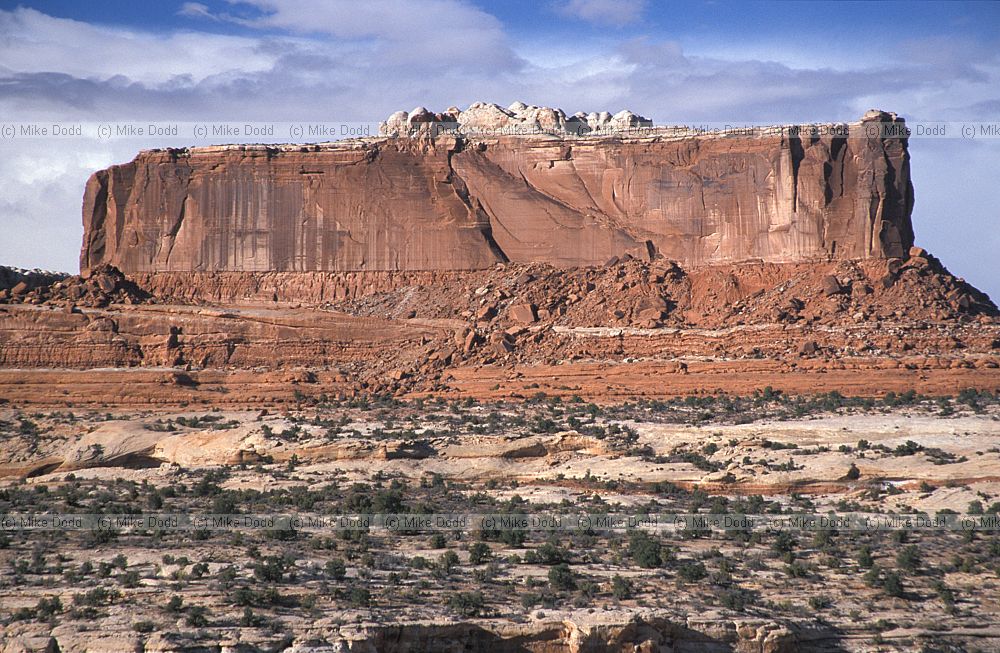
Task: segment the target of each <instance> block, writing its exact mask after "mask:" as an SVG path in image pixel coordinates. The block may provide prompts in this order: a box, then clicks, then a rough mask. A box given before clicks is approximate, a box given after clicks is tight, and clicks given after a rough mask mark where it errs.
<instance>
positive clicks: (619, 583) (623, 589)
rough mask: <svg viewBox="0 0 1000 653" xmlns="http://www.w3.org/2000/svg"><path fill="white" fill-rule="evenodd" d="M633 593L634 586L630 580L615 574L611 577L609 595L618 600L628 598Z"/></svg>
mask: <svg viewBox="0 0 1000 653" xmlns="http://www.w3.org/2000/svg"><path fill="white" fill-rule="evenodd" d="M634 595H635V587H634V586H633V585H632V581H630V580H629V579H627V578H623V577H622V576H619V575H618V574H615V575H614V577H613V578H612V579H611V596H613V597H615V598H616V599H618V600H619V601H624V600H626V599H630V598H632V597H633V596H634Z"/></svg>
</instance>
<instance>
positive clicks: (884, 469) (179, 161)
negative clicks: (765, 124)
mask: <svg viewBox="0 0 1000 653" xmlns="http://www.w3.org/2000/svg"><path fill="white" fill-rule="evenodd" d="M902 124H903V123H902V121H901V120H900V119H899V118H897V117H896V116H895V115H894V114H889V113H885V112H881V111H872V112H869V113H868V114H866V115H865V116H864V117H863V118H862V120H861V121H860V122H858V123H852V124H851V125H847V126H845V128H848V129H855V131H853V132H851V133H852V134H854V135H853V136H843V137H838V136H834V135H831V134H834V133H836V130H835V129H833V128H834V127H836V126H826V128H825V129H823V130H818V131H817V132H816V133H814V132H813V131H811V130H809V129H802V130H799V129H798V128H795V129H793V128H790V127H785V128H778V127H775V128H769V129H765V130H760V131H757V132H754V133H753V134H734V135H718V134H715V135H708V134H703V133H698V132H694V131H691V130H686V129H681V128H665V127H653V126H652V125H651V123H650V121H648V120H647V119H645V118H643V117H641V116H636V115H634V114H631V113H629V112H627V111H623V112H620V113H618V114H615V115H613V116H612V115H611V114H608V113H593V114H577V115H572V116H567V115H566V114H565V113H564V112H562V111H560V110H557V109H548V108H545V107H534V106H527V105H524V104H521V103H516V104H514V105H511V106H510V107H507V108H502V107H499V106H496V105H491V104H485V103H477V104H474V105H472V106H471V107H469V108H468V109H466V110H464V111H462V110H459V109H457V108H452V109H449V110H447V111H445V112H441V113H433V112H431V111H428V110H426V109H424V108H420V107H418V108H417V109H414V110H413V111H410V112H398V113H396V114H393V115H392V116H391V117H390V118H389V119H388V120H387V121H386V122H385V123H384V124H383V125H382V135H381V136H380V137H378V138H371V139H361V140H353V141H344V142H337V143H321V144H302V145H294V146H293V145H266V146H265V145H260V146H253V145H248V146H216V147H209V148H191V149H185V150H166V151H148V152H142V153H140V154H139V155H138V156H137V157H136V159H135V160H134V161H132V162H130V163H127V164H123V165H118V166H112V167H111V168H109V169H107V170H103V171H99V172H97V173H95V175H94V176H92V177H91V179H90V181H89V182H88V183H87V187H86V194H85V197H84V207H83V208H84V212H83V220H84V226H85V235H84V243H83V248H82V255H81V272H80V274H79V275H69V274H54V273H43V272H40V271H24V270H16V269H11V268H0V525H2V526H3V528H0V567H2V568H3V569H4V574H2V575H0V653H15V652H16V653H26V652H28V651H31V652H34V651H45V652H46V653H52V652H54V651H59V652H60V653H66V652H70V651H73V652H77V651H79V652H81V653H83V652H85V651H86V652H92V653H97V652H109V653H118V652H119V651H128V652H132V651H146V652H149V653H152V652H154V651H156V652H162V653H167V652H175V653H182V652H183V653H189V652H190V653H193V652H195V651H199V652H200V651H218V652H221V651H225V652H227V653H237V652H239V653H256V652H263V651H287V652H289V653H307V652H310V653H317V652H319V651H324V652H330V651H337V652H347V651H352V652H361V651H364V652H366V653H367V652H369V651H379V652H381V651H389V652H397V651H398V652H400V653H402V652H404V651H441V652H448V653H451V652H453V651H454V652H458V651H505V652H506V651H512V652H513V651H516V652H531V653H564V652H565V653H590V652H592V651H616V652H617V651H620V652H622V653H624V652H626V651H627V652H629V653H635V652H636V651H641V652H643V653H652V652H654V651H658V652H659V651H699V652H709V651H740V652H747V653H749V652H754V653H757V652H759V653H765V652H767V653H778V652H783V651H799V650H804V651H841V650H847V651H927V652H928V653H929V652H931V651H994V650H1000V627H998V625H997V624H998V615H1000V604H998V600H997V597H998V596H1000V593H998V592H997V582H998V580H997V576H998V575H1000V539H998V531H997V529H996V528H993V527H990V526H988V525H987V526H986V527H983V528H977V529H971V528H965V529H964V530H963V529H960V528H957V529H956V528H945V527H924V528H917V527H913V526H908V527H892V528H886V529H884V530H877V529H873V530H858V529H851V528H816V527H809V526H802V525H797V526H790V527H788V528H784V529H780V528H778V529H776V528H759V527H753V528H751V527H749V526H747V527H739V528H729V529H719V528H713V527H710V526H700V525H697V524H695V525H688V526H686V527H685V528H682V529H678V528H676V527H674V526H676V524H672V523H667V522H656V523H651V522H649V521H648V520H647V521H641V520H640V521H635V523H633V524H631V525H629V526H626V527H622V526H615V527H604V526H601V525H600V524H601V523H600V522H593V523H592V522H588V524H589V525H588V526H581V525H579V524H578V525H576V526H574V527H572V528H569V527H565V528H557V529H553V528H549V527H547V526H546V524H548V522H546V521H545V518H547V517H551V516H552V515H563V516H566V515H573V514H577V515H578V514H580V513H584V514H587V515H611V516H612V517H615V518H620V519H627V518H629V517H632V518H634V519H636V520H637V519H638V518H639V517H641V516H643V515H654V514H667V513H684V514H698V515H708V514H727V515H731V516H739V515H771V516H790V515H796V514H806V515H813V516H817V515H827V514H830V513H834V514H848V513H859V514H865V515H873V516H882V517H889V516H894V515H895V516H907V517H908V518H911V519H914V520H915V519H918V518H920V519H922V520H924V521H927V520H933V519H934V518H945V517H948V516H958V515H961V516H962V518H963V519H964V518H978V519H987V520H988V519H990V518H991V517H990V516H995V515H996V514H997V513H1000V460H998V455H1000V440H998V436H1000V430H998V428H1000V427H998V425H1000V315H998V311H997V307H996V305H995V304H994V303H993V302H992V301H991V300H990V298H989V297H987V296H986V295H985V294H983V293H981V292H980V291H978V290H977V289H975V288H974V287H972V286H971V285H969V284H968V283H966V282H965V281H964V280H963V279H960V278H957V277H955V276H954V275H952V274H951V273H950V272H949V271H948V269H947V268H946V267H945V265H944V264H943V263H942V262H941V261H939V260H938V259H937V258H935V257H934V256H933V255H932V254H930V253H929V252H927V251H926V250H924V249H922V248H921V247H919V246H916V245H915V244H914V234H913V231H912V226H911V224H910V211H911V208H912V205H913V189H912V187H911V184H910V180H909V165H910V163H909V155H908V153H907V144H906V140H905V138H894V137H893V138H889V137H886V138H881V137H871V136H867V137H859V136H858V135H857V133H856V128H859V127H860V128H861V129H862V131H863V132H864V131H865V130H866V129H867V128H868V127H871V126H872V125H877V126H878V128H879V129H883V128H885V129H895V128H896V127H898V126H901V125H902ZM450 513H462V514H480V515H481V514H496V515H503V516H514V517H520V516H531V517H532V518H537V519H538V520H540V521H538V522H533V525H532V526H530V527H524V526H518V525H515V526H510V525H509V523H507V522H504V523H506V524H507V525H501V526H497V525H496V524H495V523H492V525H486V523H484V522H479V523H478V525H477V524H476V523H462V524H458V525H456V524H453V523H449V524H448V525H447V527H443V528H436V527H435V528H428V527H425V526H414V527H412V528H411V527H403V528H398V527H386V526H385V524H373V523H364V524H361V525H358V524H353V525H352V526H351V527H350V528H346V529H345V528H342V527H332V526H331V525H330V523H325V525H323V526H316V525H313V526H310V527H303V526H302V525H301V522H296V523H297V524H298V526H293V525H292V524H291V522H289V521H288V520H287V517H288V516H289V515H295V516H298V517H307V518H309V519H318V518H320V517H330V516H332V515H333V516H335V515H386V514H393V515H397V516H399V515H404V516H405V515H409V516H411V517H418V516H427V515H443V514H450ZM43 514H50V515H51V514H101V515H132V516H135V515H141V514H163V515H179V516H182V517H185V516H186V517H191V516H197V515H207V514H225V515H236V516H243V517H246V518H247V519H248V520H250V523H249V524H246V523H244V524H243V525H242V526H239V527H233V528H229V527H226V528H208V527H206V526H205V525H204V524H201V525H188V526H185V527H178V528H173V527H171V525H170V524H169V523H167V522H162V523H155V524H152V525H136V524H134V523H130V524H124V525H114V526H110V527H109V526H101V527H99V528H90V527H72V528H67V529H63V530H60V531H58V532H53V531H45V530H32V529H31V528H22V527H19V526H17V525H16V522H14V523H13V524H14V525H12V522H10V521H7V520H6V519H4V516H8V515H43ZM251 515H263V516H265V517H267V516H271V517H274V516H276V515H277V516H279V517H280V516H282V515H284V516H285V517H286V519H285V520H284V521H282V520H281V519H278V521H275V522H267V521H263V522H260V523H257V522H255V521H254V519H253V518H251V517H250V516H251ZM984 515H985V516H986V517H983V516H984ZM241 519H242V517H241ZM518 523H519V522H518ZM595 523H596V524H597V526H595V525H594V524H595ZM261 524H263V525H261Z"/></svg>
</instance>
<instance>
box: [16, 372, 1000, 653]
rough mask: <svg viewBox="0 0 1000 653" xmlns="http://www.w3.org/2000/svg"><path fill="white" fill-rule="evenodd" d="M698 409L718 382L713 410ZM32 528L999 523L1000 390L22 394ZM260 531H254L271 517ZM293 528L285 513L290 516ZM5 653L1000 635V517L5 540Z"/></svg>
mask: <svg viewBox="0 0 1000 653" xmlns="http://www.w3.org/2000/svg"><path fill="white" fill-rule="evenodd" d="M693 399H695V398H693ZM0 429H2V433H3V437H4V441H5V442H7V443H8V444H9V446H7V447H5V448H4V449H3V452H2V455H3V458H2V459H0V480H2V481H3V484H2V487H0V510H2V511H3V512H4V513H13V514H26V513H27V514H33V513H34V514H37V513H44V512H49V513H58V514H65V513H69V514H93V513H97V514H114V515H122V514H128V513H136V514H149V513H152V514H157V515H182V516H188V517H190V516H192V515H201V514H232V513H236V515H237V517H236V518H237V519H243V518H244V517H246V516H249V515H286V516H291V515H297V516H300V517H306V516H312V517H322V516H330V515H345V514H369V513H374V514H398V515H409V516H411V517H418V516H420V515H430V514H449V513H459V514H469V513H471V514H487V513H493V514H511V515H530V516H533V517H536V518H538V519H539V520H541V519H542V518H545V517H548V518H550V519H551V518H552V517H553V516H564V515H578V514H585V515H617V516H619V517H620V518H622V519H625V518H628V517H630V516H631V517H633V518H634V519H638V518H639V517H640V516H645V515H661V514H673V513H685V514H689V513H700V514H706V515H707V514H734V515H739V514H748V515H761V514H770V515H772V516H780V515H783V514H787V515H795V514H814V515H815V514H828V513H830V514H837V515H840V514H847V513H860V514H873V515H883V516H888V515H890V514H897V515H907V516H909V517H910V518H911V519H917V518H918V517H921V516H922V517H923V518H924V519H925V520H930V519H933V518H935V517H940V516H942V515H945V514H947V513H949V512H954V513H963V514H968V513H973V514H978V513H991V514H994V516H995V513H996V512H997V511H1000V480H998V478H1000V477H998V475H997V474H996V470H997V466H998V464H1000V460H998V456H1000V449H998V446H997V442H998V436H1000V397H998V396H997V395H995V394H986V393H978V392H968V391H967V392H963V393H962V394H961V395H960V396H957V397H950V398H947V399H942V398H934V399H931V398H927V397H922V396H920V395H917V394H915V393H904V394H901V395H895V394H891V393H890V394H887V395H886V396H885V397H883V398H881V399H878V400H853V399H846V398H844V397H841V396H839V395H836V394H835V393H834V394H830V395H823V396H817V397H812V398H797V397H789V396H786V395H781V394H778V393H774V392H773V391H771V390H770V389H768V390H766V391H765V392H761V393H756V394H754V395H752V396H747V397H737V396H720V397H707V398H703V399H697V400H695V401H689V400H676V401H666V402H663V401H652V402H638V403H634V404H625V405H621V404H619V405H615V406H608V407H600V406H597V405H594V404H588V403H586V402H583V401H581V400H579V399H576V398H571V399H568V400H566V401H561V400H559V398H557V397H555V398H554V397H547V396H544V395H539V396H536V397H535V398H533V399H530V400H528V401H523V402H518V403H483V404H480V403H477V402H472V401H464V400H462V401H451V402H449V401H444V400H433V401H413V402H399V401H394V400H388V399H372V400H367V399H365V400H353V401H346V402H338V401H326V402H321V401H310V400H302V401H301V402H300V403H299V405H298V407H295V408H291V409H288V410H281V411H277V412H272V411H267V410H265V411H260V410H253V411H234V410H221V411H220V410H208V411H207V412H205V411H190V410H177V409H174V410H170V411H162V410H151V411H150V410H147V411H124V412H123V411H120V410H111V411H109V410H107V409H103V410H99V411H95V410H89V409H82V410H80V409H74V410H72V411H70V410H58V411H44V410H43V411H39V410H37V409H36V408H29V409H27V410H26V409H24V408H21V407H7V408H6V409H3V410H0ZM247 518H248V519H249V517H247ZM283 523H284V524H285V525H282V524H283ZM0 535H2V539H0V564H2V565H3V567H4V569H5V574H4V575H3V576H2V577H0V596H2V597H3V605H2V611H0V620H2V628H3V630H2V636H0V640H2V642H3V648H2V649H0V650H4V651H62V652H67V651H81V652H83V651H112V652H118V651H136V650H138V651H162V652H168V651H171V652H181V651H184V652H187V651H205V650H222V651H274V650H281V651H289V652H291V651H294V652H305V651H313V652H315V651H417V650H419V651H447V652H452V651H454V652H457V651H468V650H472V651H531V652H538V653H548V652H573V653H580V652H584V651H622V652H624V651H629V652H631V651H636V650H638V651H756V652H765V651H767V652H778V651H835V650H848V651H991V650H996V648H997V646H998V645H1000V629H998V628H997V627H996V623H997V615H998V613H1000V604H998V602H997V596H998V595H1000V594H998V593H997V583H998V579H997V576H998V575H1000V539H998V536H997V532H996V531H995V530H989V529H987V530H983V531H979V532H976V531H971V530H967V531H961V530H948V529H943V528H932V527H928V526H924V527H920V528H912V527H911V528H887V529H885V530H877V531H859V530H851V529H848V528H832V529H831V528H801V527H798V528H796V527H789V528H787V529H779V530H773V529H756V528H754V529H751V528H736V529H716V528H704V529H702V528H699V527H686V528H682V529H677V528H675V527H673V525H672V524H670V523H669V522H662V521H661V522H658V523H650V522H643V523H642V527H641V528H640V527H619V528H602V527H601V526H594V527H588V528H577V527H574V528H564V529H551V528H549V529H547V528H544V527H537V526H526V527H523V528H522V527H519V526H500V527H496V528H493V527H490V528H483V527H476V526H469V527H465V528H458V527H454V528H450V527H443V528H398V527H382V526H377V525H371V526H367V525H361V526H357V527H353V528H346V529H345V528H338V527H330V526H299V527H298V528H294V527H291V526H290V525H289V522H280V521H279V522H276V523H275V524H264V525H263V526H259V527H253V526H245V527H226V528H222V529H219V528H201V529H199V528H195V527H191V528H186V529H185V528H180V529H175V528H171V527H169V525H165V526H162V527H157V526H152V527H143V526H142V525H139V526H134V525H129V526H116V527H107V528H98V529H63V530H61V531H59V532H57V533H56V534H55V535H56V536H55V537H53V536H52V535H53V533H52V531H32V530H21V529H17V528H12V529H5V530H4V531H3V532H2V533H0Z"/></svg>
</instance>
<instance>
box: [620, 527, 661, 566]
mask: <svg viewBox="0 0 1000 653" xmlns="http://www.w3.org/2000/svg"><path fill="white" fill-rule="evenodd" d="M628 555H629V557H630V558H632V560H633V561H635V564H637V565H639V566H640V567H643V568H645V569H655V568H657V567H661V566H663V563H664V551H663V545H662V544H661V543H660V541H659V540H658V539H656V538H655V537H653V536H651V535H650V534H649V533H647V532H645V531H635V532H634V533H632V534H631V535H630V536H629V542H628Z"/></svg>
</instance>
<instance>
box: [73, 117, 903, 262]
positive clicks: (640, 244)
mask: <svg viewBox="0 0 1000 653" xmlns="http://www.w3.org/2000/svg"><path fill="white" fill-rule="evenodd" d="M452 120H454V122H455V123H456V124H457V125H458V126H459V129H458V131H457V132H445V133H440V134H435V133H433V132H428V131H425V130H423V129H419V128H418V129H416V130H413V129H412V127H413V126H414V125H417V126H418V127H419V126H420V125H426V124H434V123H448V122H451V121H452ZM901 123H902V121H900V120H898V119H897V118H896V117H895V116H894V115H893V114H886V113H884V112H869V114H866V117H865V119H864V121H863V122H862V123H857V125H854V126H855V127H857V126H866V125H867V126H871V125H881V126H886V125H888V126H896V125H901ZM511 124H514V125H521V126H524V125H529V126H531V125H534V126H535V127H536V128H538V129H541V130H551V132H552V133H537V134H534V135H531V136H514V135H499V136H488V135H484V133H485V132H487V131H488V130H489V128H491V127H495V126H498V125H499V126H510V125H511ZM646 124H648V121H646V120H645V119H644V118H642V117H640V116H636V115H634V114H631V113H629V112H621V113H619V114H616V115H615V116H610V115H606V114H593V115H583V114H579V115H577V116H570V117H567V116H565V114H564V113H563V112H562V111H560V110H552V109H546V108H544V107H541V108H539V107H526V106H524V105H512V106H511V107H510V108H508V109H502V108H500V107H497V106H495V105H485V104H482V103H477V104H476V105H473V106H472V107H470V108H469V109H467V110H466V111H461V112H459V111H458V110H457V109H454V108H452V109H449V110H448V111H446V112H444V113H441V114H434V113H431V112H430V111H427V110H426V109H423V108H422V107H418V108H417V109H415V110H414V111H412V112H397V113H396V114H393V116H391V117H390V119H389V120H388V121H387V122H386V123H385V125H384V126H383V130H384V131H385V132H386V133H387V134H388V135H386V136H383V137H380V138H368V139H359V140H351V141H341V142H336V143H326V144H322V145H302V146H299V145H296V146H287V145H286V146H277V147H269V146H262V145H261V146H252V145H251V146H218V147H200V148H191V149H185V150H152V151H145V152H142V153H140V154H139V155H138V156H137V157H136V158H135V159H134V160H133V161H131V162H129V163H126V164H124V165H116V166H112V167H111V168H108V169H107V170H102V171H99V172H97V173H95V174H94V175H93V176H92V177H91V178H90V180H89V181H88V183H87V188H86V193H85V196H84V205H83V222H84V243H83V249H82V252H81V269H82V270H83V271H84V272H86V271H88V270H90V269H92V268H94V267H96V266H98V265H100V264H102V263H107V264H111V265H114V266H116V267H117V268H119V269H120V270H122V272H124V273H126V274H133V273H138V272H158V271H206V272H212V271H357V270H367V271H376V270H387V271H392V270H469V269H482V268H486V267H490V266H491V265H493V264H495V263H498V262H514V263H538V262H541V263H549V264H552V265H555V266H559V267H575V266H590V265H602V264H604V263H605V262H606V261H607V260H608V259H610V258H612V257H615V256H618V257H621V256H624V255H626V254H629V255H632V256H634V257H636V258H641V259H644V260H651V259H654V258H658V257H660V256H663V257H665V258H668V259H672V260H675V261H677V262H679V263H680V264H681V265H684V266H687V267H690V266H698V265H706V264H716V263H734V262H743V261H748V260H762V261H767V262H797V261H808V260H816V259H829V258H833V259H860V258H881V257H905V255H906V253H907V252H908V250H909V248H910V247H911V246H912V245H913V231H912V227H911V223H910V211H911V208H912V204H913V191H912V186H911V184H910V175H909V155H908V152H907V142H906V139H905V138H881V137H875V138H863V137H858V136H855V134H856V133H857V132H856V131H852V132H851V134H852V135H851V137H849V138H845V137H840V136H837V137H834V136H829V135H825V136H815V137H812V136H810V137H805V136H803V137H799V136H797V135H796V136H790V135H789V130H787V129H778V128H775V129H772V130H766V131H764V132H758V133H755V134H749V135H738V136H719V135H704V134H696V133H693V132H689V131H685V130H676V129H649V130H647V131H643V132H642V133H639V134H636V133H634V132H635V131H636V130H635V129H634V128H637V127H642V126H643V125H646ZM574 125H576V126H577V127H580V129H577V128H576V127H574ZM583 125H586V126H587V129H582V126H583ZM591 125H593V126H594V127H593V128H591ZM602 125H609V126H611V127H614V128H616V129H625V130H626V131H624V132H614V131H613V130H612V131H611V132H608V131H604V130H603V127H602ZM404 128H410V129H406V130H405V133H407V134H413V135H412V137H411V136H403V137H399V136H394V135H392V134H397V133H400V132H402V131H404ZM463 130H464V131H463ZM588 130H590V132H591V133H590V135H577V134H578V133H581V132H583V133H587V131H588ZM877 131H878V130H876V132H877ZM466 132H467V133H466Z"/></svg>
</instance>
